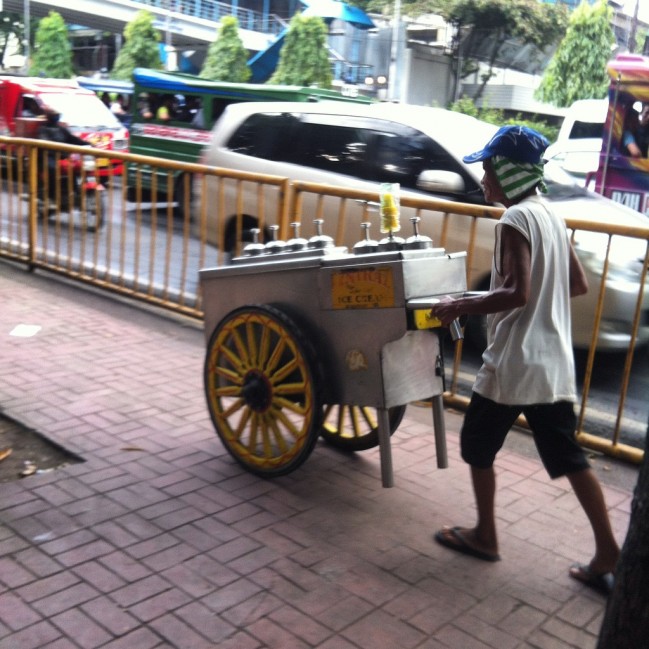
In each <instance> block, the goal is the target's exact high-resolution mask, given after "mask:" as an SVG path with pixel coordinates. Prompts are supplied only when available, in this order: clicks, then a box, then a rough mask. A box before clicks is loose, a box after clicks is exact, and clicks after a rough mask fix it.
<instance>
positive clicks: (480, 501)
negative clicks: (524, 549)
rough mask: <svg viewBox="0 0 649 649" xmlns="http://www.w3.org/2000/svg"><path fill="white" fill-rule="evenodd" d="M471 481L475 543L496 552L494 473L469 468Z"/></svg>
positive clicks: (491, 469) (491, 470) (488, 470)
mask: <svg viewBox="0 0 649 649" xmlns="http://www.w3.org/2000/svg"><path fill="white" fill-rule="evenodd" d="M471 480H472V482H473V493H474V496H475V503H476V508H477V510H478V523H477V525H476V527H475V529H474V530H473V537H474V539H475V543H476V544H477V545H478V546H479V547H481V548H482V549H484V550H488V551H489V552H494V553H497V552H498V533H497V531H496V513H495V508H496V503H495V500H496V472H495V471H494V469H493V467H491V468H489V469H476V468H475V467H471Z"/></svg>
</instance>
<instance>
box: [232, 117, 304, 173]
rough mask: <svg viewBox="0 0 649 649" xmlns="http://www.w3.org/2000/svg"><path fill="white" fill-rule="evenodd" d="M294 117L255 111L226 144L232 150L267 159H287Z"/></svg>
mask: <svg viewBox="0 0 649 649" xmlns="http://www.w3.org/2000/svg"><path fill="white" fill-rule="evenodd" d="M293 121H294V119H293V118H292V117H291V116H290V115H286V114H283V113H255V114H254V115H251V116H250V117H248V118H247V119H246V120H244V122H243V123H242V124H241V126H239V128H238V129H237V130H236V131H235V132H234V134H233V135H232V136H231V137H230V139H229V140H228V142H227V144H226V146H227V148H228V149H230V150H231V151H235V152H236V153H242V154H243V155H249V156H254V157H255V158H264V159H266V160H275V161H278V162H279V161H284V162H285V161H286V160H285V158H286V157H287V155H289V152H288V151H287V149H291V147H288V146H286V143H287V142H290V141H291V139H289V132H290V130H291V127H292V123H293Z"/></svg>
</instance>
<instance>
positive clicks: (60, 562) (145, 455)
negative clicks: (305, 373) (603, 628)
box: [0, 263, 632, 649]
mask: <svg viewBox="0 0 649 649" xmlns="http://www.w3.org/2000/svg"><path fill="white" fill-rule="evenodd" d="M0 305H2V306H1V307H0V336H1V339H0V340H1V346H0V405H1V407H2V409H3V410H4V411H5V412H6V413H7V414H8V415H10V416H11V417H13V418H15V419H17V420H19V421H21V422H22V423H24V424H26V425H27V426H30V427H32V428H34V429H36V430H38V431H40V432H41V433H43V434H45V435H46V436H47V437H48V438H49V439H51V440H54V441H56V442H58V443H60V444H62V445H63V446H64V447H65V448H67V449H68V450H70V451H73V452H75V453H77V454H79V455H80V456H82V457H83V459H84V460H85V461H84V462H83V463H80V464H75V465H70V466H67V467H63V468H59V469H57V470H55V471H51V472H47V473H43V474H39V475H35V476H32V477H29V478H25V479H23V480H21V481H17V482H12V483H6V484H2V485H0V493H1V494H2V496H1V498H0V517H1V518H0V521H1V527H0V649H32V648H36V647H39V648H40V647H47V648H48V649H72V648H74V649H79V648H82V649H95V648H102V649H162V648H168V647H174V648H178V649H202V648H207V647H216V646H218V647H219V648H223V649H228V648H233V649H258V648H262V647H267V648H273V649H275V648H277V649H280V648H281V649H302V648H308V647H318V648H321V649H370V648H371V649H383V648H385V649H415V648H416V649H441V648H449V647H450V648H457V649H488V648H494V647H495V648H498V649H522V648H527V647H530V648H531V647H535V648H539V649H563V648H568V647H575V648H579V649H588V648H590V647H594V646H595V644H596V637H597V633H598V631H599V626H600V624H601V619H602V615H603V609H604V604H605V602H604V600H603V598H601V597H600V596H598V595H597V594H595V593H592V592H589V591H588V590H587V589H585V588H584V587H582V586H581V585H580V584H578V583H576V582H574V581H573V580H571V579H570V578H569V577H568V574H567V569H568V566H569V565H570V563H571V562H573V561H577V560H584V559H587V558H588V557H589V556H590V554H591V552H592V548H593V544H592V540H591V537H590V532H589V527H588V524H587V522H586V520H585V517H584V515H583V514H582V512H581V510H580V509H579V507H578V505H577V502H576V499H575V498H574V497H573V495H572V493H571V492H570V491H569V487H568V483H567V481H566V480H563V479H562V480H558V481H555V482H550V480H549V479H548V478H547V477H546V475H545V473H544V471H543V469H542V467H541V465H540V463H539V461H538V460H537V459H536V457H535V456H534V455H533V454H530V453H527V452H523V451H521V450H519V449H517V448H515V447H511V446H509V445H508V447H507V448H506V449H505V450H504V451H503V453H502V455H501V457H500V458H499V461H498V476H499V477H498V479H499V495H498V518H499V524H500V528H501V544H502V547H501V553H502V555H503V561H501V562H499V563H495V564H488V563H483V562H480V561H478V560H475V559H472V558H469V557H465V556H460V555H456V554H455V553H452V552H449V551H448V550H445V549H444V548H441V547H440V546H438V545H437V544H435V543H434V542H433V541H432V540H431V534H432V532H433V531H434V530H435V529H437V528H438V527H440V526H441V525H443V524H446V523H469V522H470V521H471V520H472V519H473V504H472V497H471V491H470V486H469V481H468V473H467V470H466V468H465V467H464V466H463V464H462V462H461V461H460V459H459V457H458V445H457V431H458V429H459V425H460V422H461V416H460V415H459V414H458V413H454V412H447V415H446V421H447V429H448V443H449V460H450V468H448V469H446V470H439V469H437V468H436V462H435V453H434V441H433V433H432V426H431V425H430V423H429V420H430V411H427V410H426V409H424V408H421V407H419V408H418V407H414V406H409V407H408V411H407V413H406V417H405V419H404V422H403V424H402V426H401V427H400V429H399V431H398V432H397V433H396V434H395V436H394V437H393V455H394V458H393V459H394V466H395V486H394V487H393V488H392V489H383V488H382V487H381V481H380V467H379V457H378V449H373V450H370V451H366V452H363V453H359V454H357V455H353V456H346V455H343V454H341V453H339V452H337V451H335V450H334V449H331V448H329V447H327V446H325V445H323V444H320V443H319V444H318V445H317V446H316V448H315V450H314V452H313V454H312V455H311V457H310V458H309V459H308V460H307V462H306V463H305V464H304V465H303V466H302V467H300V468H299V469H298V470H297V471H295V472H293V473H291V474H290V475H288V476H285V477H282V478H278V479H274V480H263V479H260V478H258V477H255V476H253V475H251V474H248V473H246V472H244V471H243V470H241V469H240V468H239V466H238V465H237V464H236V463H235V462H234V461H233V460H232V459H231V458H230V457H229V455H228V454H227V453H226V452H225V450H224V449H223V447H222V445H221V443H220V441H219V440H218V437H217V436H216V434H215V433H214V430H213V427H212V424H211V422H210V420H209V416H208V413H207V409H206V406H205V402H204V397H203V391H202V361H203V354H204V341H203V334H202V331H201V330H200V328H199V327H198V326H197V325H196V324H195V323H192V322H190V321H187V320H184V319H181V318H178V317H168V316H161V315H160V314H157V313H155V312H152V311H150V310H146V309H143V308H141V307H139V306H137V305H133V304H128V303H126V302H124V301H121V300H118V299H110V298H107V297H105V296H101V295H98V294H97V293H95V292H91V291H88V290H84V289H81V288H78V287H76V286H72V285H69V284H66V283H65V282H62V281H61V280H59V279H53V278H50V277H48V276H46V275H44V274H37V275H28V274H26V273H25V272H24V270H23V269H21V268H15V267H13V266H11V265H8V264H5V263H0ZM18 324H30V325H39V326H41V327H42V328H41V329H40V331H39V332H38V333H37V334H36V335H34V336H32V337H24V338H21V337H15V336H10V335H9V333H10V332H11V331H12V330H13V329H14V327H15V326H16V325H18ZM515 435H519V434H515ZM598 462H599V464H600V466H601V467H603V468H606V466H605V465H606V462H605V461H604V462H603V461H602V460H598ZM605 490H606V496H607V501H608V504H609V507H610V508H611V516H612V520H613V524H614V527H615V530H616V534H617V536H618V538H619V540H620V541H622V540H623V538H624V535H625V533H626V528H627V525H628V518H629V511H630V503H631V496H632V494H631V488H629V487H619V486H606V488H605Z"/></svg>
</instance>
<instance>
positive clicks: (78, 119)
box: [0, 76, 128, 176]
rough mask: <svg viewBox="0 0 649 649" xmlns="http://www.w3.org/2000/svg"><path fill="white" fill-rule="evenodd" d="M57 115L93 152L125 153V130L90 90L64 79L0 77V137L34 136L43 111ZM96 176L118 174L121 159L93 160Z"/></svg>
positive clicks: (126, 133) (120, 169)
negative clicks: (51, 111) (49, 111)
mask: <svg viewBox="0 0 649 649" xmlns="http://www.w3.org/2000/svg"><path fill="white" fill-rule="evenodd" d="M48 108H50V109H54V110H56V111H57V112H58V113H60V114H61V124H64V125H65V126H67V128H68V129H69V130H70V131H71V132H72V133H74V135H77V136H78V137H80V138H82V139H83V140H86V141H87V142H89V143H90V144H91V145H92V146H93V147H95V148H97V149H106V151H127V150H128V131H127V130H126V129H125V128H124V126H123V125H122V124H121V123H120V122H119V120H118V119H117V118H116V117H115V115H113V113H112V112H111V111H110V110H109V108H108V107H107V106H106V105H105V104H104V103H103V102H102V101H101V100H100V99H99V97H97V95H96V94H95V93H94V92H92V91H91V90H87V89H85V88H82V87H81V86H80V85H79V84H78V83H77V82H76V81H73V80H68V79H41V78H32V77H14V76H0V135H5V136H10V137H36V133H37V131H38V128H39V126H40V125H41V124H42V123H43V113H44V111H45V110H46V109H48ZM97 167H98V169H97V172H98V175H100V176H105V175H107V174H108V173H111V172H112V173H116V174H120V173H121V171H122V162H121V160H115V159H111V158H110V154H108V155H107V156H106V158H98V159H97Z"/></svg>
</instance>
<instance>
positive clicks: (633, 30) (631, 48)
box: [629, 0, 640, 54]
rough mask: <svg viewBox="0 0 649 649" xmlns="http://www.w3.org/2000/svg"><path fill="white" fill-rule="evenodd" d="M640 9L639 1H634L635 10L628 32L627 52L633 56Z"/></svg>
mask: <svg viewBox="0 0 649 649" xmlns="http://www.w3.org/2000/svg"><path fill="white" fill-rule="evenodd" d="M639 8H640V0H635V10H634V12H633V19H632V20H631V31H630V32H629V52H631V53H632V54H633V52H635V47H636V34H637V33H638V10H639Z"/></svg>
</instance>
